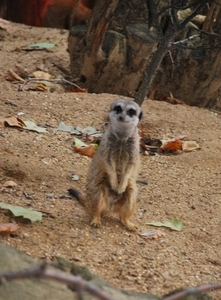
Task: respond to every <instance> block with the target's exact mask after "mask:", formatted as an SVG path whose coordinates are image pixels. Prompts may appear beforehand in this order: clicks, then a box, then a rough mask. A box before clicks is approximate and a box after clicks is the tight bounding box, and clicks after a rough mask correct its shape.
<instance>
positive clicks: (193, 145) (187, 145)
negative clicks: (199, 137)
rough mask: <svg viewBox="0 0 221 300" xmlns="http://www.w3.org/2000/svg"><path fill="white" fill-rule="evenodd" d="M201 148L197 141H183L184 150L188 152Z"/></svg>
mask: <svg viewBox="0 0 221 300" xmlns="http://www.w3.org/2000/svg"><path fill="white" fill-rule="evenodd" d="M197 149H200V146H199V144H197V142H196V141H183V145H182V150H183V151H186V152H190V151H194V150H197Z"/></svg>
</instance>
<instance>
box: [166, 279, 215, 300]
mask: <svg viewBox="0 0 221 300" xmlns="http://www.w3.org/2000/svg"><path fill="white" fill-rule="evenodd" d="M220 289H221V282H217V283H210V284H205V285H201V286H198V287H196V288H189V289H185V290H183V291H180V292H176V293H173V294H172V295H169V296H166V297H164V298H163V299H162V300H180V299H184V298H185V299H186V297H187V296H189V295H194V294H195V295H197V294H199V293H206V292H214V291H216V290H220Z"/></svg>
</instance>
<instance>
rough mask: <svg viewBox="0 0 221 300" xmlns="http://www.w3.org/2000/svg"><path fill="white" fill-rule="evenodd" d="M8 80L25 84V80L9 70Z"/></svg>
mask: <svg viewBox="0 0 221 300" xmlns="http://www.w3.org/2000/svg"><path fill="white" fill-rule="evenodd" d="M6 80H8V81H22V82H24V79H23V78H21V77H20V76H19V75H18V74H17V73H15V72H14V71H13V70H12V69H9V70H8V75H7V76H6Z"/></svg>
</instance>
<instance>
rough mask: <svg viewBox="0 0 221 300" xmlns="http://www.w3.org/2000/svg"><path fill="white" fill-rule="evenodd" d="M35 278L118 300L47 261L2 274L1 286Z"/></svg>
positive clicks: (177, 299)
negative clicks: (16, 280)
mask: <svg viewBox="0 0 221 300" xmlns="http://www.w3.org/2000/svg"><path fill="white" fill-rule="evenodd" d="M33 277H34V278H46V279H52V280H55V281H58V282H61V283H64V284H67V285H73V286H74V287H75V290H76V292H77V293H78V296H79V297H81V295H82V293H83V292H84V291H86V292H88V293H90V294H91V295H93V296H95V297H97V298H98V299H101V300H116V298H114V297H112V296H111V295H108V294H107V293H106V292H104V291H102V290H101V288H99V287H97V286H95V285H94V284H92V283H90V282H88V281H86V280H84V279H83V278H82V277H80V276H74V275H72V274H69V273H65V272H63V271H61V270H58V269H55V268H54V267H53V265H51V263H50V262H47V261H45V262H43V263H42V264H39V265H36V266H33V267H30V268H27V269H24V270H20V271H15V272H1V273H0V286H1V285H3V284H5V283H6V282H8V281H12V280H15V279H30V278H33ZM220 289H221V282H217V283H210V284H205V285H201V286H198V287H196V288H188V289H184V290H182V291H178V292H173V293H172V294H170V295H167V296H165V297H164V298H163V299H162V300H181V299H184V298H185V297H187V296H189V295H194V294H195V295H197V294H201V293H206V292H214V291H216V290H220ZM80 299H81V298H80Z"/></svg>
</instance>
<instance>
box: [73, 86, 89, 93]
mask: <svg viewBox="0 0 221 300" xmlns="http://www.w3.org/2000/svg"><path fill="white" fill-rule="evenodd" d="M71 91H72V93H87V92H88V90H87V89H82V88H78V87H74V88H72V89H71Z"/></svg>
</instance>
